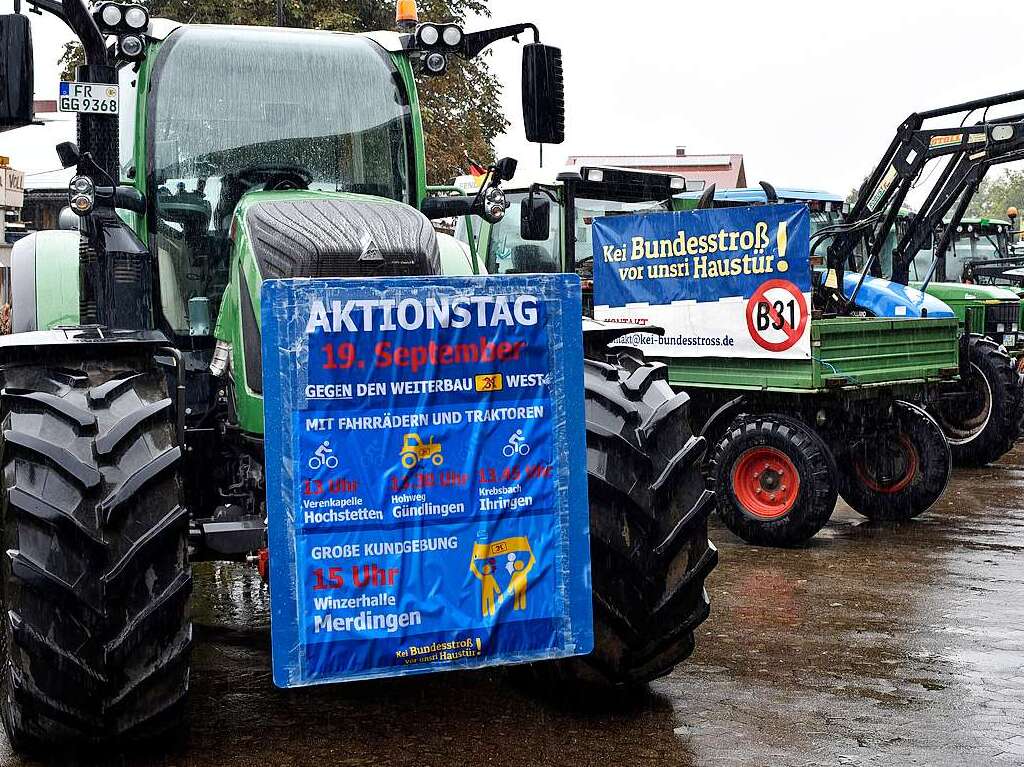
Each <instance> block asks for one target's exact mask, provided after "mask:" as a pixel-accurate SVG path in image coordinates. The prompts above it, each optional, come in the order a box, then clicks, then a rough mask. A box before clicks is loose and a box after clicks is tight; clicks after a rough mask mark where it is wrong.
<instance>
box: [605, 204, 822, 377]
mask: <svg viewBox="0 0 1024 767" xmlns="http://www.w3.org/2000/svg"><path fill="white" fill-rule="evenodd" d="M810 231H811V230H810V218H809V215H808V211H807V207H806V206H804V205H792V204H789V205H760V206H751V207H738V208H720V209H711V210H698V211H691V212H685V213H683V212H674V213H673V212H648V213H641V214H636V215H630V216H605V217H602V218H598V219H595V221H594V226H593V240H594V304H595V310H594V314H595V317H596V318H597V319H599V320H603V321H605V322H610V323H630V324H639V325H654V326H657V327H661V328H663V329H664V330H665V334H664V335H662V336H653V335H651V334H643V333H640V334H634V335H631V336H629V337H626V338H624V339H623V340H624V342H627V343H629V344H630V345H635V346H639V347H640V348H642V349H643V350H644V351H645V352H648V353H650V354H653V355H654V356H657V357H697V356H722V357H784V358H795V359H805V360H810V356H811V351H810V323H809V321H808V320H809V318H810V311H811V268H810V236H811V235H810Z"/></svg>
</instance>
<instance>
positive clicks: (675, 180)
mask: <svg viewBox="0 0 1024 767" xmlns="http://www.w3.org/2000/svg"><path fill="white" fill-rule="evenodd" d="M668 188H669V189H676V190H678V191H680V192H685V191H686V179H685V178H683V177H682V176H673V177H672V178H670V179H669V181H668Z"/></svg>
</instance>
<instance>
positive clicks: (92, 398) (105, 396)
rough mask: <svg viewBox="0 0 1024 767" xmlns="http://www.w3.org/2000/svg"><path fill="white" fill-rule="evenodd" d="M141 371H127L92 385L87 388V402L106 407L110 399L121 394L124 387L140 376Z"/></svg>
mask: <svg viewBox="0 0 1024 767" xmlns="http://www.w3.org/2000/svg"><path fill="white" fill-rule="evenodd" d="M142 375H143V374H142V373H127V374H125V375H122V376H118V377H117V378H111V379H110V380H109V381H104V382H103V383H101V384H99V385H97V386H93V387H92V388H91V389H89V394H88V395H87V396H88V399H89V404H90V405H92V406H93V407H106V406H108V405H109V404H110V401H111V400H112V399H113V398H115V397H117V396H118V395H119V394H122V393H123V392H124V391H125V389H127V388H129V387H131V386H132V382H133V381H135V380H137V379H138V378H140V377H141V376H142Z"/></svg>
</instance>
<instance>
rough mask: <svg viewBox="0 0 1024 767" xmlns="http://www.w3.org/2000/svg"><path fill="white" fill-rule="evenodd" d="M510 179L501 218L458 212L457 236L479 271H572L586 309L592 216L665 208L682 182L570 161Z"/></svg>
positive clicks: (590, 281)
mask: <svg viewBox="0 0 1024 767" xmlns="http://www.w3.org/2000/svg"><path fill="white" fill-rule="evenodd" d="M515 182H517V183H514V184H513V185H511V187H510V189H508V190H507V191H506V195H507V197H508V200H509V210H508V214H507V215H506V216H505V217H504V218H503V219H502V220H501V221H498V222H495V223H493V224H491V223H487V222H485V221H480V219H478V218H473V217H465V218H463V219H462V220H460V221H459V225H458V227H457V228H456V237H458V238H459V239H461V240H462V241H463V242H465V243H467V244H468V245H469V246H470V248H471V249H472V250H473V253H474V257H475V258H476V260H477V263H478V264H479V265H480V270H481V271H483V272H486V273H493V274H525V273H538V272H540V273H543V272H566V273H572V272H575V273H576V274H579V275H580V277H581V278H582V279H583V305H584V310H585V312H586V313H587V314H591V313H592V308H593V275H594V250H593V239H592V237H591V231H592V226H593V222H594V219H596V218H598V217H600V216H608V215H622V214H626V213H633V212H637V211H644V210H671V209H672V198H673V196H674V195H676V194H678V193H680V192H682V191H684V190H685V189H686V180H685V179H684V178H683V177H682V176H678V175H674V174H668V173H655V172H650V171H641V170H632V169H629V168H612V167H569V168H566V169H564V170H563V171H561V172H558V173H551V174H548V175H546V176H542V177H541V178H539V179H538V180H536V181H535V182H533V183H528V182H527V183H523V182H520V179H519V178H516V179H515Z"/></svg>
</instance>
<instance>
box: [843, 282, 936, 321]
mask: <svg viewBox="0 0 1024 767" xmlns="http://www.w3.org/2000/svg"><path fill="white" fill-rule="evenodd" d="M859 280H860V274H858V273H851V272H847V273H846V274H845V275H843V289H844V292H845V293H846V297H847V298H849V297H850V296H852V295H853V291H854V290H855V289H856V288H857V282H858V281H859ZM857 305H858V306H860V307H863V308H864V309H867V310H868V311H869V312H871V313H872V314H874V315H875V316H876V317H924V316H927V317H935V318H938V317H954V316H956V315H955V314H954V313H953V310H952V309H951V308H949V306H947V305H946V304H945V303H944V302H943V301H941V300H940V299H938V298H936V297H935V296H933V295H930V293H922V292H921V291H920V290H918V289H917V288H914V287H908V286H907V285H900V284H899V283H896V282H892V281H890V280H884V279H882V278H881V277H870V276H868V277H865V278H864V284H863V285H861V287H860V290H859V291H858V292H857Z"/></svg>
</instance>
